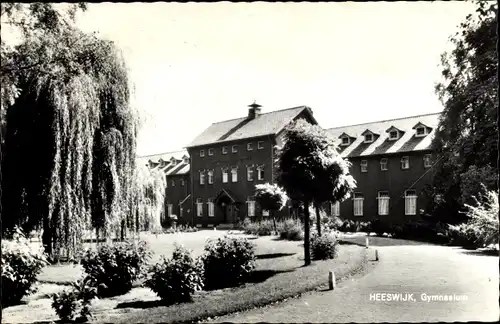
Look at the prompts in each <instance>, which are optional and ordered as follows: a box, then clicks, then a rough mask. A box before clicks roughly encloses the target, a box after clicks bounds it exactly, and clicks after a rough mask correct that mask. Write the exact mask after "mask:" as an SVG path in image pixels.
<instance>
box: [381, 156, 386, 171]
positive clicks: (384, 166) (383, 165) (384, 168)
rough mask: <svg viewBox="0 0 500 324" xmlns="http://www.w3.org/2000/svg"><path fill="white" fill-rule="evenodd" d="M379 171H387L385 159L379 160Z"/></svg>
mask: <svg viewBox="0 0 500 324" xmlns="http://www.w3.org/2000/svg"><path fill="white" fill-rule="evenodd" d="M380 170H381V171H387V158H382V159H380Z"/></svg>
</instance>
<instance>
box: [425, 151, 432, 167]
mask: <svg viewBox="0 0 500 324" xmlns="http://www.w3.org/2000/svg"><path fill="white" fill-rule="evenodd" d="M431 158H432V155H431V154H426V155H424V168H430V167H431V166H432V160H431Z"/></svg>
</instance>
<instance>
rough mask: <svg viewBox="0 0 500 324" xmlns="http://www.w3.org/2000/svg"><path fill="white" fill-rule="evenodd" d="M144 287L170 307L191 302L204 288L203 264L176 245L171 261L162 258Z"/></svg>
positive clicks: (153, 267)
mask: <svg viewBox="0 0 500 324" xmlns="http://www.w3.org/2000/svg"><path fill="white" fill-rule="evenodd" d="M144 286H146V287H148V288H150V289H151V290H152V291H154V292H155V293H156V294H157V295H158V297H160V298H161V300H162V301H164V302H166V304H169V305H170V304H175V303H182V302H187V301H191V300H192V295H193V294H194V293H195V292H196V291H199V290H201V289H202V288H203V262H202V261H201V260H200V259H199V258H197V259H195V258H193V256H192V254H191V252H190V251H188V250H187V249H185V248H184V247H182V246H180V245H177V244H176V245H175V248H174V251H173V253H172V258H171V259H166V258H165V257H164V256H162V261H160V262H159V263H157V264H155V265H154V266H152V267H151V269H150V271H149V277H148V279H147V280H146V281H145V283H144Z"/></svg>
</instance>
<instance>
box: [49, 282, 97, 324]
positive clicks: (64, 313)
mask: <svg viewBox="0 0 500 324" xmlns="http://www.w3.org/2000/svg"><path fill="white" fill-rule="evenodd" d="M96 296H97V289H96V283H95V282H92V279H91V278H90V277H85V278H83V279H81V280H78V281H77V282H75V283H73V284H72V289H71V290H63V291H62V292H59V293H55V294H53V295H52V304H51V305H52V308H53V309H54V311H55V312H56V314H57V316H59V319H61V320H62V321H72V320H74V317H75V314H76V313H79V314H80V316H79V318H77V319H76V320H78V321H82V322H86V321H87V320H88V319H89V317H91V316H92V313H91V311H90V304H91V301H92V299H94V298H95V297H96Z"/></svg>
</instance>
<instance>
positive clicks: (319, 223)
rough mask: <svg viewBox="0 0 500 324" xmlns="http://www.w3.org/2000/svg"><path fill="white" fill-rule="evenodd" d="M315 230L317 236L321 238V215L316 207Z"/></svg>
mask: <svg viewBox="0 0 500 324" xmlns="http://www.w3.org/2000/svg"><path fill="white" fill-rule="evenodd" d="M316 228H317V229H318V236H321V215H320V213H319V207H318V206H316Z"/></svg>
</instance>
